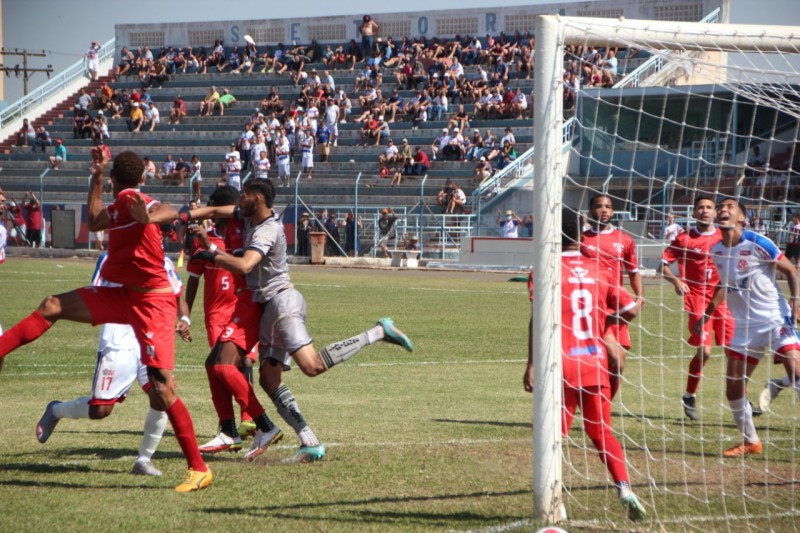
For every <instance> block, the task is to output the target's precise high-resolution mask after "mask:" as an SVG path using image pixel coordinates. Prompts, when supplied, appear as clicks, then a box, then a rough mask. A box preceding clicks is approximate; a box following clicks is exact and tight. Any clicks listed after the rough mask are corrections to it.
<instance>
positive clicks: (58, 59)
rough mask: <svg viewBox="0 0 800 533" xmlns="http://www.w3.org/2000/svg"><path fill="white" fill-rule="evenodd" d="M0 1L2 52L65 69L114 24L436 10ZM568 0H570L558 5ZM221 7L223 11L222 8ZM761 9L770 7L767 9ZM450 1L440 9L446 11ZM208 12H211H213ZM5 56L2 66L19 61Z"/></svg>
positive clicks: (743, 12)
mask: <svg viewBox="0 0 800 533" xmlns="http://www.w3.org/2000/svg"><path fill="white" fill-rule="evenodd" d="M1 1H2V4H3V47H4V48H5V49H14V48H17V49H28V50H31V51H42V50H45V51H47V52H48V56H47V57H46V58H31V59H30V60H29V66H31V67H34V68H43V67H45V66H47V65H48V64H52V65H53V68H54V69H55V70H56V71H59V70H63V69H64V68H66V67H68V66H69V65H71V64H73V63H75V62H76V61H78V60H79V59H81V57H82V56H83V53H84V52H85V51H86V48H87V47H88V45H89V43H90V42H91V41H93V40H96V41H100V42H101V43H104V42H106V41H108V40H109V39H111V38H112V37H114V26H115V25H116V24H134V23H146V22H170V21H181V20H182V21H187V22H188V21H201V20H211V19H212V17H217V19H218V20H237V19H259V18H264V19H266V18H291V17H306V16H309V15H310V14H311V13H314V14H316V15H319V16H327V15H349V14H364V13H371V14H376V13H382V12H383V13H386V12H394V13H396V12H417V11H426V10H430V9H431V8H434V9H435V8H438V7H439V6H438V5H432V4H431V2H430V0H404V1H403V2H376V1H375V0H347V1H346V2H335V1H331V0H324V1H323V0H305V1H304V2H274V1H263V2H262V1H255V2H254V1H253V0H246V1H245V0H225V1H224V2H222V3H220V2H219V1H218V0H213V1H211V0H166V1H165V0H133V1H127V0H124V1H120V0H1ZM560 1H564V2H570V1H572V0H560ZM730 1H731V22H732V23H739V24H783V25H792V26H800V9H798V8H797V0H730ZM543 3H551V1H547V0H501V1H499V2H497V5H502V6H514V5H531V4H543ZM451 5H453V6H454V7H455V6H456V5H457V7H458V8H461V9H467V8H482V7H485V6H486V5H487V3H486V0H458V2H457V3H456V2H453V3H452V4H451ZM223 6H225V7H223ZM766 6H769V7H768V8H766ZM447 7H448V5H447V3H444V4H442V5H441V8H447ZM211 14H213V15H211ZM21 59H22V58H20V57H16V58H14V57H11V56H7V57H6V58H5V60H4V61H5V63H6V64H12V65H13V64H15V63H17V62H19V63H21ZM5 80H6V81H5V98H6V102H7V103H8V102H13V101H15V100H16V99H18V98H21V97H22V94H23V91H22V80H16V79H14V76H13V75H12V76H11V77H10V78H8V77H7V78H6V79H5ZM46 80H47V78H46V77H45V75H44V74H42V73H37V74H34V75H33V77H32V78H31V79H30V81H29V87H30V88H31V89H32V88H34V87H36V86H38V85H41V84H42V83H44V82H45V81H46Z"/></svg>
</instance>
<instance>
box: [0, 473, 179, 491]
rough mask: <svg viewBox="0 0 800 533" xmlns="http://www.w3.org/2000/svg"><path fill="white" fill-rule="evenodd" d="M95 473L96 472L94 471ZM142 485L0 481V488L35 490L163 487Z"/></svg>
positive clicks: (151, 488)
mask: <svg viewBox="0 0 800 533" xmlns="http://www.w3.org/2000/svg"><path fill="white" fill-rule="evenodd" d="M95 472H96V471H95ZM113 473H114V474H119V472H113ZM144 481H146V480H144V479H143V483H142V484H141V485H133V484H131V483H126V484H121V483H120V484H116V485H115V484H103V485H98V484H89V483H62V482H59V481H52V480H48V481H33V480H23V479H9V480H7V481H0V487H37V488H42V487H45V488H49V489H93V490H94V489H129V488H134V487H135V488H136V490H159V491H163V490H164V487H162V486H153V485H146V484H144Z"/></svg>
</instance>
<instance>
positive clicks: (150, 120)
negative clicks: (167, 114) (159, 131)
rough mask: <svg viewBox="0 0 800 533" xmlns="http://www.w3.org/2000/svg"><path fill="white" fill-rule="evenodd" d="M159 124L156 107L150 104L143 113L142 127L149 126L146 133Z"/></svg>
mask: <svg viewBox="0 0 800 533" xmlns="http://www.w3.org/2000/svg"><path fill="white" fill-rule="evenodd" d="M160 123H161V114H160V113H159V112H158V106H156V105H155V104H152V105H151V106H150V107H149V108H148V109H147V113H145V118H144V125H145V126H150V128H149V129H148V130H147V131H153V130H155V129H156V126H157V125H158V124H160Z"/></svg>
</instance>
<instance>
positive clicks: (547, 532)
mask: <svg viewBox="0 0 800 533" xmlns="http://www.w3.org/2000/svg"><path fill="white" fill-rule="evenodd" d="M536 533H567V530H565V529H561V528H560V527H543V528H542V529H540V530H538V531H537V532H536Z"/></svg>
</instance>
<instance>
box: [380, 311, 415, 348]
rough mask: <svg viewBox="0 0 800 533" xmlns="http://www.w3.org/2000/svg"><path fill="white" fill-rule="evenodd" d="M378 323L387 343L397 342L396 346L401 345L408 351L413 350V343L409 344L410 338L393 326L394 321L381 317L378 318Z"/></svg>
mask: <svg viewBox="0 0 800 533" xmlns="http://www.w3.org/2000/svg"><path fill="white" fill-rule="evenodd" d="M378 325H379V326H380V327H382V328H383V334H384V337H383V340H384V341H386V342H388V343H389V344H397V345H398V346H402V347H403V348H405V349H406V350H407V351H409V352H413V351H414V345H413V344H411V339H409V338H408V337H407V336H406V334H405V333H403V332H402V331H400V330H399V329H397V328H396V327H395V326H394V321H393V320H392V319H391V318H389V317H385V318H381V319H380V320H378Z"/></svg>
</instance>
